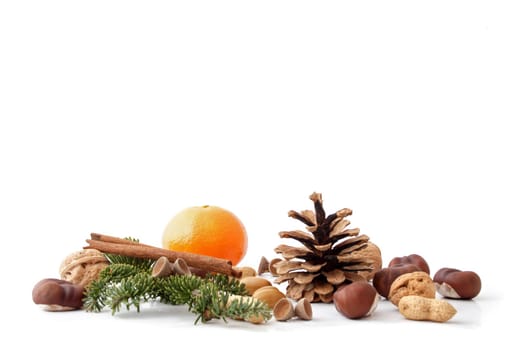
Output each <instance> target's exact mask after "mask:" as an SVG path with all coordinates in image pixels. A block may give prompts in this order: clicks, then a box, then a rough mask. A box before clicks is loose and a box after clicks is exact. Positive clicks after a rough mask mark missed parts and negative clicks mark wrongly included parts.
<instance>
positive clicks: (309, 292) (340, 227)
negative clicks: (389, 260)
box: [275, 192, 380, 302]
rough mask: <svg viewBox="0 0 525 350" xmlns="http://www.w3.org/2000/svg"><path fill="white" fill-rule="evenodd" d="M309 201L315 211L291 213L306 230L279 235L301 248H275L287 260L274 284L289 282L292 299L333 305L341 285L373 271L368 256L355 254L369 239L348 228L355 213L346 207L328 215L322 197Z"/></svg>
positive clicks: (317, 196)
mask: <svg viewBox="0 0 525 350" xmlns="http://www.w3.org/2000/svg"><path fill="white" fill-rule="evenodd" d="M310 199H311V200H312V201H313V204H314V211H311V210H303V211H300V212H298V211H294V210H290V211H289V212H288V215H289V216H290V217H292V218H294V219H297V220H299V221H301V222H302V223H303V224H305V225H306V227H305V230H306V231H301V230H293V231H281V232H280V233H279V236H280V237H281V238H287V239H293V240H295V241H297V242H299V243H300V244H301V245H302V246H299V247H294V246H289V245H284V244H281V245H279V246H278V247H277V248H275V252H276V253H278V254H281V255H282V256H283V258H284V259H285V260H283V261H282V262H280V263H278V264H276V271H277V274H278V276H277V278H276V280H275V281H276V282H277V283H283V282H287V283H288V286H287V288H286V293H287V296H288V297H290V298H292V299H295V300H299V299H300V298H305V299H307V300H309V301H311V302H319V301H321V302H332V300H333V293H334V291H335V290H336V289H337V288H338V287H339V286H341V285H343V284H348V283H352V282H353V281H358V280H363V279H364V277H363V276H362V275H361V272H363V271H365V272H370V271H371V270H372V269H373V267H372V263H373V261H372V260H371V259H369V257H368V256H367V257H365V256H359V255H358V254H356V252H359V251H361V250H363V249H365V248H366V247H367V244H368V242H369V237H368V236H366V235H360V230H359V228H347V227H348V226H349V225H350V221H349V220H347V219H345V218H346V217H347V216H349V215H351V214H352V210H351V209H348V208H343V209H340V210H338V211H337V212H335V213H333V214H330V215H328V216H327V215H326V213H325V210H324V208H323V201H322V196H321V194H320V193H315V192H314V193H313V194H312V195H311V196H310ZM376 261H377V259H376ZM379 261H380V259H379Z"/></svg>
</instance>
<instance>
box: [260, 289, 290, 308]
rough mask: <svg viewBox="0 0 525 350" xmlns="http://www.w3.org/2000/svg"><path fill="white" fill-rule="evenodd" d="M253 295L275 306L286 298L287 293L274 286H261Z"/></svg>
mask: <svg viewBox="0 0 525 350" xmlns="http://www.w3.org/2000/svg"><path fill="white" fill-rule="evenodd" d="M252 296H253V297H254V298H255V299H257V300H260V301H262V302H264V303H266V304H267V305H268V306H269V307H270V308H273V307H274V306H275V304H277V302H278V301H279V300H281V299H283V298H286V295H284V293H283V292H281V291H280V290H279V289H278V288H277V287H274V286H264V287H261V288H259V289H257V290H256V291H255V292H253V295H252Z"/></svg>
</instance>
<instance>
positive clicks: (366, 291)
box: [334, 282, 379, 319]
mask: <svg viewBox="0 0 525 350" xmlns="http://www.w3.org/2000/svg"><path fill="white" fill-rule="evenodd" d="M378 299H379V295H378V294H377V292H376V290H375V288H374V287H373V286H372V285H371V284H369V283H368V282H354V283H351V284H348V285H345V286H343V287H340V288H339V289H337V291H336V292H335V293H334V304H335V308H336V309H337V311H339V312H340V313H341V314H342V315H344V316H345V317H348V318H350V319H359V318H363V317H366V316H369V315H371V314H372V312H374V310H375V308H376V306H377V301H378Z"/></svg>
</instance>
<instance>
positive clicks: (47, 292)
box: [33, 249, 481, 324]
mask: <svg viewBox="0 0 525 350" xmlns="http://www.w3.org/2000/svg"><path fill="white" fill-rule="evenodd" d="M280 260H281V259H273V260H272V261H270V262H268V260H267V259H266V258H265V257H262V258H261V262H260V264H259V269H258V271H256V270H255V269H253V268H251V267H248V266H244V267H235V269H237V270H238V271H239V272H240V277H238V278H239V280H240V282H242V283H243V284H244V285H245V287H246V290H247V292H248V294H249V295H248V296H232V297H231V299H232V300H233V299H235V298H248V299H249V298H253V299H257V300H260V301H262V302H264V303H266V304H267V305H268V306H269V307H270V308H271V309H272V310H273V316H274V318H275V320H277V321H288V320H290V319H292V318H297V319H301V320H311V319H312V306H311V304H310V302H309V301H308V300H306V299H304V298H303V299H300V300H292V299H290V298H288V297H287V296H286V295H285V294H284V293H283V292H281V291H280V290H279V289H278V288H277V287H275V286H274V285H273V284H272V282H271V279H268V278H265V277H264V275H265V274H267V273H269V274H270V275H271V276H276V272H275V271H272V269H273V266H274V265H275V264H276V263H277V262H279V261H280ZM108 264H109V262H108V261H107V260H106V258H105V257H104V255H103V254H102V253H100V252H98V251H94V250H93V249H85V250H83V251H80V252H75V253H73V254H71V255H70V256H68V257H66V259H65V260H64V261H63V263H62V264H61V266H60V278H61V279H53V278H48V279H44V280H41V281H40V282H38V283H37V284H36V285H35V286H34V288H33V301H34V302H35V303H36V304H43V305H45V306H46V310H49V311H64V310H75V309H80V308H82V297H83V293H84V288H85V287H86V286H87V285H88V284H89V283H90V282H91V281H93V280H95V279H96V278H97V277H98V274H99V272H100V271H101V270H102V269H103V268H104V267H106V266H107V265H108ZM191 273H192V271H190V269H189V268H188V266H187V265H186V263H185V262H184V261H183V260H180V261H179V260H177V261H175V262H174V263H171V262H170V261H169V260H168V259H166V258H160V259H158V261H157V262H156V264H155V265H154V266H153V271H152V274H153V275H154V276H165V275H169V274H191ZM480 291H481V279H480V277H479V276H478V275H477V274H476V273H475V272H473V271H461V270H458V269H454V268H441V269H439V270H438V271H437V272H436V273H435V274H434V276H433V277H431V276H430V268H429V266H428V264H427V262H426V261H425V259H424V258H423V257H421V256H420V255H417V254H411V255H407V256H402V257H396V258H394V259H392V260H391V261H390V263H389V264H388V266H387V267H385V268H380V269H379V270H377V271H376V272H375V273H374V274H373V275H372V276H370V278H369V279H368V280H364V281H359V282H354V283H351V284H347V285H344V286H342V287H340V288H338V289H337V290H336V292H335V293H334V298H333V301H334V305H335V308H336V310H337V311H338V312H339V313H341V314H342V315H344V316H345V317H347V318H350V319H360V318H363V317H367V316H369V315H371V314H372V313H373V312H374V311H375V310H376V307H377V304H378V301H379V300H380V298H381V297H382V298H384V299H386V300H389V301H390V302H391V303H392V304H393V305H395V307H397V308H398V310H399V312H400V313H401V314H402V315H403V316H404V317H405V318H407V319H410V320H427V321H434V322H446V321H448V320H450V319H451V318H452V317H453V316H454V315H455V314H456V312H457V311H456V309H455V308H454V307H453V306H452V305H451V304H450V303H449V302H448V301H447V300H446V299H465V300H468V299H472V298H475V297H476V296H477V295H478V294H479V293H480ZM436 293H438V294H440V295H441V296H442V297H443V299H436V298H435V296H436ZM245 321H249V322H252V323H255V324H258V323H263V322H264V320H263V319H262V318H261V317H251V318H249V319H246V320H245Z"/></svg>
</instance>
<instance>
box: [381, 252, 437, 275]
mask: <svg viewBox="0 0 525 350" xmlns="http://www.w3.org/2000/svg"><path fill="white" fill-rule="evenodd" d="M399 264H414V265H416V266H417V267H419V269H420V270H421V271H424V272H426V273H428V274H430V268H429V267H428V263H427V262H426V260H425V259H424V258H423V257H422V256H421V255H418V254H410V255H406V256H398V257H395V258H393V259H392V260H390V263H389V264H388V266H389V267H391V266H394V265H399Z"/></svg>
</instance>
